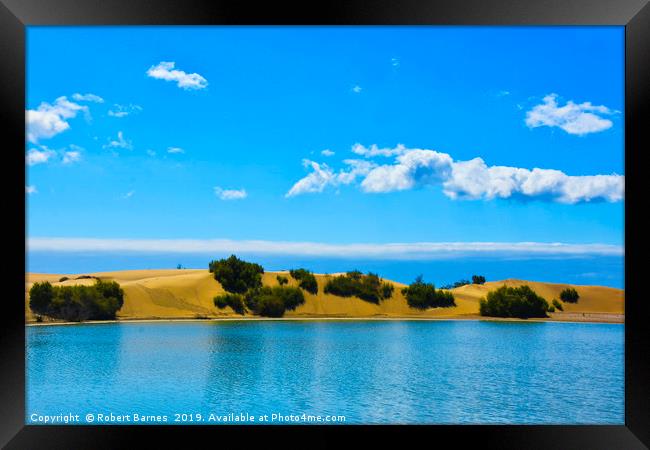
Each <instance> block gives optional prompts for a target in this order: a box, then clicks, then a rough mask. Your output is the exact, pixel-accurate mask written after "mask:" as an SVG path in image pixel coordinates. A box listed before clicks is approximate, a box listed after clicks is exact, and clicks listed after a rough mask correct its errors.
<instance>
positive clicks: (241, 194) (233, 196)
mask: <svg viewBox="0 0 650 450" xmlns="http://www.w3.org/2000/svg"><path fill="white" fill-rule="evenodd" d="M214 195H216V196H217V197H219V198H220V199H221V200H243V199H245V198H246V197H248V194H247V193H246V189H222V188H220V187H219V186H216V187H215V188H214Z"/></svg>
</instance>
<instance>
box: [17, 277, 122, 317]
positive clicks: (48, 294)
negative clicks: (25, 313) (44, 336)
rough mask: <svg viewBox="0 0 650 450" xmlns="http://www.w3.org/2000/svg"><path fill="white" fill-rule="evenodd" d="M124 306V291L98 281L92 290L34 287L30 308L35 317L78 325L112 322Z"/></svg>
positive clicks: (44, 283)
mask: <svg viewBox="0 0 650 450" xmlns="http://www.w3.org/2000/svg"><path fill="white" fill-rule="evenodd" d="M123 304H124V291H123V290H122V288H120V285H119V284H117V283H116V282H115V281H102V280H100V279H97V281H96V282H95V284H94V285H92V286H52V285H51V284H50V283H49V282H47V281H46V282H43V283H34V284H33V285H32V287H31V289H30V290H29V307H30V308H31V309H32V311H34V313H36V314H39V315H40V314H42V315H46V316H50V317H54V318H56V319H63V320H68V321H74V322H79V321H82V320H108V319H115V314H116V312H117V311H118V310H119V309H120V308H121V307H122V305H123Z"/></svg>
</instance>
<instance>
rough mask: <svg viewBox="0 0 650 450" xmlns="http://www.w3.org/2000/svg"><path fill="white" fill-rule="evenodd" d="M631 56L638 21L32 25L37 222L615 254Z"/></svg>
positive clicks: (159, 235)
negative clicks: (529, 245)
mask: <svg viewBox="0 0 650 450" xmlns="http://www.w3.org/2000/svg"><path fill="white" fill-rule="evenodd" d="M623 55H624V29H623V28H622V27H501V28H498V27H497V28H495V27H344V28H331V27H295V28H283V27H257V28H254V27H253V28H251V27H229V28H219V27H192V28H189V27H128V28H127V27H65V28H64V27H29V28H28V33H27V109H28V112H27V122H28V123H27V131H28V136H29V137H30V139H29V140H28V142H27V143H26V149H25V150H26V167H27V186H26V198H27V218H28V230H27V232H28V236H29V238H30V239H35V240H34V247H35V248H37V249H40V250H43V249H45V250H48V249H49V250H65V249H66V248H70V247H74V248H75V250H79V249H81V250H84V249H86V250H97V249H99V248H100V247H101V243H100V244H98V243H97V242H100V241H101V240H106V239H114V240H122V241H123V240H125V239H130V240H137V241H138V242H139V243H140V244H138V245H140V247H138V246H137V245H136V246H135V247H136V248H139V249H140V250H143V251H144V250H147V249H148V250H151V249H152V248H154V249H155V248H159V247H160V248H163V247H165V245H164V244H160V242H159V243H158V244H155V243H149V244H147V242H145V241H147V240H151V239H165V240H177V239H194V240H211V239H223V240H228V242H231V244H232V246H233V248H234V249H235V250H236V249H237V246H238V245H240V244H238V242H240V241H251V240H257V241H264V244H260V245H261V247H264V245H269V246H272V244H273V243H275V242H277V241H288V242H292V243H295V242H310V243H321V244H337V245H338V244H357V243H365V244H376V245H379V246H381V245H383V244H387V243H418V242H427V243H448V242H463V243H476V242H497V243H518V242H535V243H539V244H545V243H563V244H566V245H569V247H568V248H569V249H574V250H575V252H576V253H577V254H582V253H589V254H592V253H593V254H599V255H600V254H607V255H610V256H611V254H612V253H614V254H617V252H619V250H620V248H621V246H622V245H623V238H624V235H623V230H624V221H623V212H624V192H623V183H624V145H623V144H624V141H623V137H624V136H623V130H624V127H623V124H624V116H623V110H624V66H623V63H624V60H623ZM170 63H173V64H170ZM75 94H78V95H76V96H75ZM89 94H92V95H89ZM61 97H65V99H61ZM57 99H58V100H57ZM100 100H101V101H102V102H100ZM356 144H360V145H358V146H356V147H355V145H356ZM373 145H376V146H377V147H376V149H374V150H373V147H372V146H373ZM324 151H325V152H324ZM323 152H324V153H323ZM475 158H481V160H476V159H475ZM350 160H352V162H350ZM346 161H347V162H346ZM495 166H503V167H502V168H499V167H495ZM536 168H537V169H544V170H541V171H539V170H538V171H535V170H533V169H536ZM549 169H550V170H549ZM301 180H303V181H302V182H301ZM43 238H59V240H58V241H56V242H58V243H59V244H58V245H59V246H58V247H57V246H56V245H55V244H53V243H52V242H53V241H49V243H47V242H46V243H45V244H44V243H43V242H44V241H38V239H43ZM62 238H65V239H62ZM79 238H93V239H95V240H94V241H92V242H89V241H80V240H79ZM75 239H76V241H75ZM122 241H120V242H122ZM56 242H55V243H56ZM75 242H76V244H74V243H75ZM106 242H109V243H110V242H113V243H115V242H116V241H106ZM71 243H72V244H74V245H72V244H71ZM172 244H173V243H172ZM172 244H170V248H169V250H170V251H173V250H174V249H173V248H172V247H174V245H175V244H174V245H172ZM584 244H598V245H600V246H605V248H606V251H603V250H602V247H598V248H597V249H596V248H595V247H594V248H591V247H584ZM48 245H49V247H48ZM75 245H76V246H75ZM111 245H112V244H111ZM122 245H123V246H124V245H126V244H124V243H123V242H122ZM229 245H230V244H229ZM468 245H469V244H468ZM572 245H573V246H575V247H570V246H572ZM84 246H85V247H84ZM157 246H158V247H157ZM606 246H612V248H609V247H606ZM118 247H119V245H118ZM282 247H283V245H282V244H281V245H279V248H282ZM289 247H290V246H289ZM119 248H121V247H119ZM273 248H275V249H276V250H277V248H278V246H276V247H273ZM378 248H379V249H380V250H381V248H382V247H378ZM585 248H586V249H587V250H585ZM599 249H600V250H599ZM176 250H178V248H176ZM468 250H469V251H476V248H475V246H473V247H471V248H469V247H468ZM269 251H271V250H269ZM300 251H302V250H299V249H298V250H296V252H298V253H300ZM328 251H330V252H334V253H336V251H337V249H336V248H333V249H329V250H328ZM364 251H365V252H366V253H363V252H364ZM368 251H372V249H370V250H369V249H365V250H363V251H361V253H362V255H361V256H368V255H367V252H368ZM427 251H428V250H427ZM517 251H520V250H517ZM549 251H551V250H549ZM278 252H280V253H281V252H282V250H278ZM313 252H316V253H317V251H316V250H312V253H313ZM409 252H410V250H409V251H406V253H409ZM520 252H524V250H521V251H520ZM416 253H417V252H416ZM357 256H358V255H357Z"/></svg>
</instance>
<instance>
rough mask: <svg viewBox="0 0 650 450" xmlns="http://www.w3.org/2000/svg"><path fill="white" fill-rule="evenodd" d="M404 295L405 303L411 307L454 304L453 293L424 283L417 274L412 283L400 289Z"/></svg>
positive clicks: (422, 307)
mask: <svg viewBox="0 0 650 450" xmlns="http://www.w3.org/2000/svg"><path fill="white" fill-rule="evenodd" d="M402 294H404V297H406V303H408V305H409V306H410V307H411V308H417V309H427V308H437V307H443V308H447V307H450V306H456V303H455V301H454V294H452V293H451V292H449V291H443V290H440V289H438V290H436V287H435V285H433V284H431V283H425V282H424V280H423V278H422V275H420V276H418V277H417V278H416V279H415V281H414V282H413V283H411V284H410V285H409V286H408V287H405V288H403V289H402Z"/></svg>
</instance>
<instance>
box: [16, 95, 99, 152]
mask: <svg viewBox="0 0 650 450" xmlns="http://www.w3.org/2000/svg"><path fill="white" fill-rule="evenodd" d="M79 111H82V112H84V113H86V114H87V113H88V107H87V106H82V105H79V104H77V103H74V102H71V101H69V100H68V99H67V97H65V96H64V97H59V98H57V99H56V100H55V101H54V103H53V104H50V103H47V102H43V103H41V104H40V105H39V106H38V108H37V109H29V110H27V111H26V121H27V139H28V140H29V142H32V143H37V142H38V141H39V140H41V139H49V138H51V137H53V136H56V135H57V134H59V133H62V132H64V131H65V130H67V129H68V128H70V124H69V123H68V119H72V118H74V117H75V116H76V115H77V112H79Z"/></svg>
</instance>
